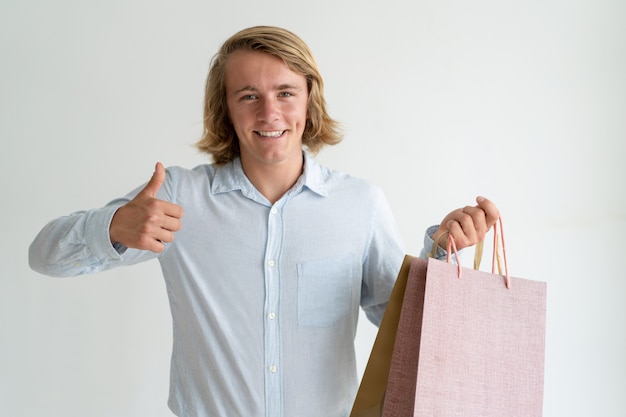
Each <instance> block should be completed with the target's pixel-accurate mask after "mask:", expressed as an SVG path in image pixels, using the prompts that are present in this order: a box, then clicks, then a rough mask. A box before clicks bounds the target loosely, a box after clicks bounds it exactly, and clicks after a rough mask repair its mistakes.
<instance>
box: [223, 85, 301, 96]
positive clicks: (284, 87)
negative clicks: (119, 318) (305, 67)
mask: <svg viewBox="0 0 626 417" xmlns="http://www.w3.org/2000/svg"><path fill="white" fill-rule="evenodd" d="M273 90H277V91H280V90H302V88H301V87H298V86H295V85H293V84H279V85H277V86H276V87H274V88H273ZM244 91H258V88H256V87H255V86H253V85H246V86H244V87H241V88H239V89H237V90H235V91H233V94H239V93H242V92H244Z"/></svg>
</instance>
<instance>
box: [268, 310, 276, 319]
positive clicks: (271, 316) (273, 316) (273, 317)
mask: <svg viewBox="0 0 626 417" xmlns="http://www.w3.org/2000/svg"><path fill="white" fill-rule="evenodd" d="M269 317H270V320H274V319H275V318H276V313H274V312H273V311H272V312H271V313H270V314H269Z"/></svg>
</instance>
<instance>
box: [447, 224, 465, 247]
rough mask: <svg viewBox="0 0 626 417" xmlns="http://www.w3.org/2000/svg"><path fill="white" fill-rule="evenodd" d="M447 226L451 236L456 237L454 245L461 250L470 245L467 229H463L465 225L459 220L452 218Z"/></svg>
mask: <svg viewBox="0 0 626 417" xmlns="http://www.w3.org/2000/svg"><path fill="white" fill-rule="evenodd" d="M447 227H448V232H449V236H452V238H453V239H454V245H455V246H456V248H457V249H458V250H461V249H463V248H464V247H466V246H468V243H467V242H468V239H467V236H466V235H465V231H464V230H463V227H462V226H461V223H459V221H458V220H450V221H449V222H448V223H447Z"/></svg>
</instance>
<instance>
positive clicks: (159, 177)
mask: <svg viewBox="0 0 626 417" xmlns="http://www.w3.org/2000/svg"><path fill="white" fill-rule="evenodd" d="M164 180H165V168H163V165H162V164H161V163H160V162H158V163H157V164H156V167H155V171H154V174H153V175H152V178H151V179H150V181H149V182H148V184H147V185H146V186H145V187H144V189H143V190H141V191H140V192H139V194H137V196H135V198H133V199H132V200H131V201H129V202H128V203H126V204H125V205H124V206H122V207H120V208H119V209H118V210H117V212H116V213H115V215H114V216H113V219H112V220H111V225H110V227H109V236H110V237H111V242H118V243H121V244H122V245H124V246H126V247H128V248H136V249H142V250H150V251H152V252H162V251H163V250H164V249H165V246H164V245H163V242H171V241H173V240H174V232H177V231H178V230H180V228H181V221H180V219H181V218H182V216H183V209H182V208H181V207H180V206H179V205H177V204H173V203H170V202H167V201H163V200H159V199H157V198H156V195H157V192H158V191H159V188H161V184H163V181H164Z"/></svg>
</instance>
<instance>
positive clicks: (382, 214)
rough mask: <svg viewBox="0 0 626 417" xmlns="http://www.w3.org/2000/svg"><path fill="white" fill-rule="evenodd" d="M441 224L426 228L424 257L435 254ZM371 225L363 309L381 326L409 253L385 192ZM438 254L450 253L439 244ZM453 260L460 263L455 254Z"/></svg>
mask: <svg viewBox="0 0 626 417" xmlns="http://www.w3.org/2000/svg"><path fill="white" fill-rule="evenodd" d="M438 227H439V226H436V225H435V226H431V227H429V228H428V229H427V230H426V233H425V234H424V246H423V248H422V250H421V251H420V257H421V258H426V257H427V256H428V254H429V253H432V251H433V245H434V241H433V239H432V235H433V233H434V232H435V231H436V230H437V228H438ZM370 228H371V230H372V234H371V239H370V244H369V246H368V248H367V254H366V256H365V257H364V259H365V261H364V264H363V284H362V288H361V308H362V309H363V311H364V312H365V314H366V316H367V318H368V319H369V320H370V321H371V322H372V323H373V324H375V325H376V326H379V325H380V322H381V320H382V317H383V314H384V312H385V309H386V307H387V302H388V300H389V296H390V295H391V291H392V289H393V286H394V284H395V281H396V278H397V276H398V272H399V271H400V267H401V266H402V261H403V259H404V256H405V254H406V252H405V249H404V246H403V243H402V239H401V237H400V233H399V230H398V228H397V226H396V224H395V221H394V219H393V215H392V213H391V209H390V207H389V206H388V203H387V202H386V200H385V198H384V197H383V195H382V192H381V193H380V194H379V195H378V196H377V201H376V205H375V210H374V215H373V216H372V222H371V224H370ZM459 254H460V252H459ZM434 257H435V258H437V259H440V260H445V259H446V257H447V252H446V251H445V250H444V249H442V248H441V247H437V252H436V253H435V255H434ZM452 262H456V258H455V257H454V256H453V258H452Z"/></svg>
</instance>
